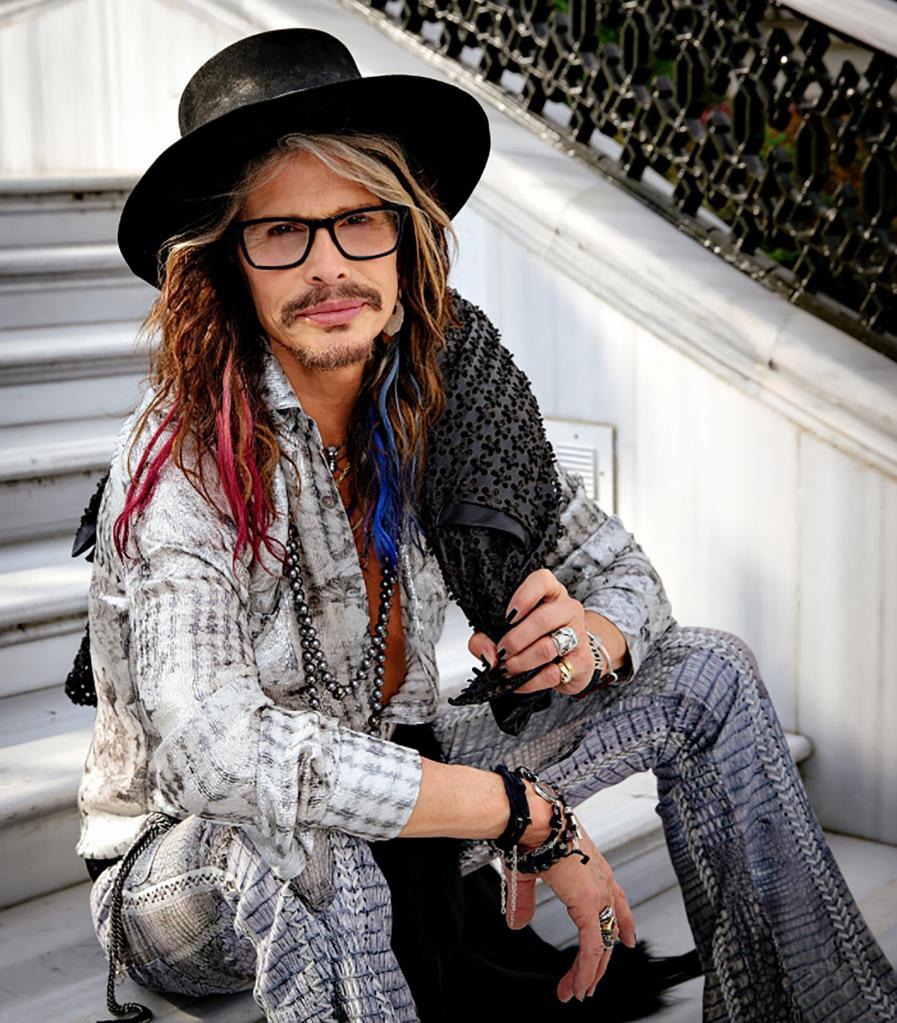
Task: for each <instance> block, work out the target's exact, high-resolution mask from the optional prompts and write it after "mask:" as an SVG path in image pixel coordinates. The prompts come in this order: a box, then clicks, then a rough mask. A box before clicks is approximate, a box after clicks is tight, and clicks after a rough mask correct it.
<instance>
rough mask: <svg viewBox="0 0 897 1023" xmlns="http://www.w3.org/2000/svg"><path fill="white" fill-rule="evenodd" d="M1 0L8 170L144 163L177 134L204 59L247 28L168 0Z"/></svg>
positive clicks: (1, 131)
mask: <svg viewBox="0 0 897 1023" xmlns="http://www.w3.org/2000/svg"><path fill="white" fill-rule="evenodd" d="M15 9H16V10H22V13H20V14H18V15H17V16H15V17H13V16H11V15H9V14H8V13H7V14H4V6H3V5H2V4H0V174H4V175H7V176H9V175H25V174H45V173H62V172H66V171H89V170H102V171H129V170H142V169H144V168H145V167H146V166H147V165H148V164H149V163H150V162H151V161H152V159H154V158H155V157H156V156H157V155H158V154H159V153H160V152H161V150H162V149H163V148H164V147H166V146H168V145H170V144H171V143H172V142H174V141H175V140H176V139H177V138H178V135H179V132H178V124H177V102H178V98H179V97H180V94H181V91H182V90H183V88H184V86H185V85H186V84H187V81H188V80H189V78H190V76H191V75H192V74H193V72H194V71H195V70H196V69H197V68H198V67H199V65H200V64H201V63H202V62H203V61H204V60H207V59H208V58H209V57H211V56H212V54H213V53H215V52H217V51H218V50H220V49H221V48H222V47H224V46H226V45H227V44H228V43H231V42H233V41H234V40H235V39H237V38H239V36H240V35H241V34H245V33H244V32H243V31H241V30H240V28H245V25H244V24H243V23H241V22H239V21H238V20H237V19H234V18H232V17H229V16H227V15H223V14H219V13H218V12H217V11H216V9H214V8H212V7H208V9H200V8H198V7H196V6H195V5H190V4H182V3H181V4H179V3H172V2H163V0H62V2H60V0H55V2H53V0H51V2H48V0H43V2H41V0H37V2H34V3H32V4H30V5H27V4H26V5H25V6H24V8H22V7H21V5H17V7H16V8H15Z"/></svg>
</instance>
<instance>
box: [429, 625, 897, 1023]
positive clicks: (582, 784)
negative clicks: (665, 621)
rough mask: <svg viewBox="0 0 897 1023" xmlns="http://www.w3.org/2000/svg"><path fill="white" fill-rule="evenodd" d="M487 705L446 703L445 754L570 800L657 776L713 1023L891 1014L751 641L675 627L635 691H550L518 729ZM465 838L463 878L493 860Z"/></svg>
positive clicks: (842, 1020)
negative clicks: (642, 775)
mask: <svg viewBox="0 0 897 1023" xmlns="http://www.w3.org/2000/svg"><path fill="white" fill-rule="evenodd" d="M485 710H486V713H483V710H482V708H474V709H471V708H466V707H465V708H457V711H461V712H462V713H460V714H456V713H453V712H452V710H442V709H441V716H440V720H439V726H438V733H437V734H438V735H439V737H440V742H441V743H442V745H443V749H444V750H445V751H446V754H447V759H449V760H451V761H453V762H463V763H468V764H471V765H474V766H481V767H487V768H489V767H493V766H494V765H495V763H497V762H502V761H503V762H505V763H508V764H512V765H513V764H517V763H524V764H529V765H530V766H532V765H533V764H535V765H537V766H536V768H535V769H536V770H538V771H540V773H541V774H542V776H543V777H545V778H546V780H549V781H551V782H554V783H555V784H557V785H558V786H559V787H560V789H561V791H563V792H564V793H565V795H566V796H567V798H568V799H569V801H570V802H571V803H573V804H579V803H581V802H582V801H583V800H585V799H586V798H588V797H589V796H590V795H592V794H593V793H594V792H596V791H598V790H599V789H602V788H606V787H607V786H609V785H613V784H614V783H616V782H618V781H621V780H622V779H623V778H625V777H627V776H628V775H630V774H633V773H635V772H637V771H644V770H652V771H653V772H654V774H655V776H656V777H657V783H658V797H659V802H658V805H657V812H658V813H659V815H660V817H661V819H662V821H663V826H664V831H665V835H666V840H667V845H668V848H669V851H670V855H671V858H672V861H673V865H674V867H675V869H676V872H677V876H678V878H679V882H680V884H681V888H682V893H683V897H684V900H685V906H686V910H687V913H688V919H689V923H690V925H691V928H692V932H693V934H694V938H695V944H696V946H697V948H698V951H699V954H700V957H701V960H702V962H703V964H704V966H705V969H706V971H707V975H706V978H705V990H704V1021H705V1023H822V1021H826V1023H873V1021H882V1020H892V1019H897V975H895V973H894V970H893V969H892V968H891V966H890V965H889V964H888V962H887V960H886V959H885V957H884V954H883V952H882V951H881V948H880V947H879V945H878V943H877V942H876V941H875V939H874V937H873V936H872V934H871V932H870V931H869V929H868V927H867V926H866V923H865V921H864V920H863V918H862V915H861V914H860V912H859V909H858V908H857V906H856V903H855V901H854V899H853V897H852V895H851V893H850V891H849V890H848V888H847V885H846V884H845V881H844V878H843V876H842V874H841V872H840V870H839V868H838V866H837V864H836V863H835V861H834V858H833V857H832V854H831V851H830V850H829V848H828V845H827V843H826V841H825V837H824V835H823V833H822V829H821V827H820V825H819V822H818V821H817V819H816V817H815V815H814V813H813V810H812V808H811V806H810V803H809V801H808V799H807V795H806V791H805V789H804V786H803V783H802V781H801V779H800V776H799V774H798V773H797V769H796V767H795V765H794V763H793V761H792V759H791V756H790V754H789V752H788V746H787V742H786V740H785V736H784V733H783V731H782V728H781V725H780V723H779V721H778V718H777V716H776V713H775V711H774V709H773V707H772V704H771V702H770V700H769V697H768V694H767V692H766V688H765V686H764V684H763V681H762V678H761V676H760V672H759V668H758V666H757V662H756V659H755V658H754V655H753V653H752V651H751V650H750V647H748V646H747V644H746V643H744V641H743V640H741V639H740V638H739V637H737V636H735V635H733V634H732V633H728V632H722V631H719V630H715V629H701V628H694V627H682V626H680V625H678V623H676V624H675V625H674V626H673V627H671V628H670V629H669V630H667V632H666V633H664V634H663V635H662V636H661V637H660V638H659V639H658V641H657V642H656V643H655V644H654V646H653V647H652V648H651V651H650V652H649V654H648V656H647V657H646V658H645V660H644V662H643V663H642V665H641V666H640V668H639V670H638V672H637V673H636V675H635V677H634V678H633V679H632V681H631V682H630V683H629V684H628V685H626V686H624V687H620V688H612V689H608V690H603V691H598V692H596V693H594V694H592V695H591V696H590V697H588V698H586V699H584V700H571V699H569V698H564V697H563V696H560V694H556V695H555V697H554V698H553V701H552V706H551V707H550V708H549V709H548V710H546V711H545V712H543V713H539V714H536V715H534V717H533V719H532V721H531V722H530V725H529V726H528V729H527V731H526V732H525V733H524V735H523V736H522V737H520V738H516V739H515V738H514V737H512V736H507V735H505V734H504V733H501V732H500V731H499V730H498V729H497V727H496V726H495V724H494V721H492V720H491V713H490V712H489V711H488V708H485ZM552 749H555V750H558V751H559V752H560V754H561V755H560V756H559V757H558V756H556V755H553V754H552V753H551V750H552ZM466 846H467V852H466V854H465V857H466V858H462V862H464V863H465V867H464V869H465V871H466V870H468V869H473V868H474V867H475V866H477V865H479V864H480V863H481V862H482V861H483V859H484V856H483V850H484V847H483V845H482V843H476V842H469V843H466Z"/></svg>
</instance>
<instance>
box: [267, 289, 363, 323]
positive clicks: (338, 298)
mask: <svg viewBox="0 0 897 1023" xmlns="http://www.w3.org/2000/svg"><path fill="white" fill-rule="evenodd" d="M352 300H356V301H359V302H367V304H368V305H369V306H370V307H371V308H372V309H373V310H374V311H375V312H379V310H380V308H381V307H382V305H383V303H382V302H381V300H380V296H379V294H378V293H377V292H376V291H374V290H373V289H371V288H363V287H360V286H359V285H357V284H352V285H347V286H346V287H344V288H339V289H332V288H331V289H328V290H326V291H324V290H319V291H310V292H309V293H308V294H307V295H302V296H301V297H300V298H294V299H292V300H291V301H289V302H287V304H286V305H285V306H284V307H283V309H282V310H281V313H280V322H281V324H282V325H283V326H284V327H289V326H290V324H291V323H292V322H293V321H294V320H295V319H296V318H297V317H299V316H301V315H302V314H303V313H304V312H305V310H306V309H311V307H312V306H316V305H320V304H321V303H322V302H350V301H352Z"/></svg>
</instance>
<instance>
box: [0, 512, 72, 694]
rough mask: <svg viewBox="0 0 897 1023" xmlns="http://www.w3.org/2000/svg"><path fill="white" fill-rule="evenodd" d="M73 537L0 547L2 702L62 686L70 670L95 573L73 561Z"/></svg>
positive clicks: (67, 536) (0, 678) (69, 535)
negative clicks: (47, 688)
mask: <svg viewBox="0 0 897 1023" xmlns="http://www.w3.org/2000/svg"><path fill="white" fill-rule="evenodd" d="M84 503H86V501H85V502H84ZM73 535H74V529H72V532H71V533H70V534H66V535H63V536H61V537H51V538H49V539H46V540H39V541H32V542H28V543H19V544H9V545H7V546H5V547H0V697H6V696H16V695H19V694H22V693H29V692H33V691H34V690H38V689H45V688H46V687H47V686H52V685H58V684H59V683H60V682H61V681H64V680H65V677H66V675H67V674H68V672H69V670H70V669H71V666H72V661H73V660H74V657H75V654H76V653H77V651H78V647H79V645H80V643H81V636H82V634H83V632H84V626H85V624H86V622H87V590H88V587H89V585H90V573H91V564H90V562H88V561H86V560H85V558H84V557H83V555H82V556H81V557H80V558H72V557H71V550H72V537H73Z"/></svg>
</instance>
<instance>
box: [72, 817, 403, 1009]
mask: <svg viewBox="0 0 897 1023" xmlns="http://www.w3.org/2000/svg"><path fill="white" fill-rule="evenodd" d="M330 837H331V839H332V840H333V862H334V887H335V892H336V894H335V895H334V898H333V900H332V902H331V903H330V904H329V905H328V906H327V907H326V908H325V909H323V910H321V911H320V912H312V911H310V909H309V908H307V906H306V904H305V902H304V900H303V899H302V897H301V896H300V894H298V892H297V890H296V888H294V885H293V883H291V882H285V881H280V880H278V879H277V878H276V877H275V876H274V874H273V873H272V871H271V869H270V867H269V866H268V864H267V863H266V862H265V861H264V860H263V859H262V858H261V856H260V855H259V853H258V851H257V849H256V847H255V846H254V845H253V843H252V842H251V841H250V840H249V839H248V838H247V837H246V835H245V833H244V832H243V831H242V830H241V829H240V828H235V827H230V826H227V825H224V824H221V823H218V822H215V821H208V820H205V819H202V818H199V817H194V816H191V817H188V818H186V819H185V820H183V821H181V822H180V823H179V824H177V825H176V826H175V827H173V828H171V829H170V830H169V831H166V832H164V833H163V834H162V835H159V836H157V837H156V838H155V839H154V840H153V841H151V842H150V843H149V844H148V845H147V846H146V848H145V849H144V850H143V851H142V852H141V853H140V855H139V856H138V857H137V859H136V860H135V861H134V864H133V866H132V868H131V871H130V873H129V874H128V876H127V878H126V881H125V886H124V889H123V901H122V923H123V927H124V931H125V936H126V938H127V943H128V949H129V956H128V962H127V965H126V971H127V973H128V974H129V976H130V977H131V979H132V980H134V981H136V982H137V983H138V984H140V985H142V986H144V987H147V988H150V989H151V990H154V991H159V992H163V993H165V992H167V993H179V994H186V995H193V996H202V995H212V994H225V993H233V992H237V991H249V990H251V991H252V993H253V998H254V999H255V1002H256V1004H257V1005H258V1006H259V1007H260V1009H261V1010H262V1011H263V1012H264V1014H265V1018H266V1019H267V1020H270V1021H275V1023H307V1021H316V1023H356V1021H358V1023H360V1021H365V1023H367V1021H372V1023H373V1021H377V1023H417V1018H418V1017H417V1012H416V1008H415V1005H414V1001H413V997H412V995H411V991H410V989H409V988H408V984H407V982H406V980H405V978H404V976H403V975H402V973H401V971H400V969H399V965H398V962H397V961H396V959H395V956H394V954H393V952H392V949H391V947H390V936H391V933H392V909H391V904H390V901H389V888H388V886H387V885H386V883H385V880H384V879H383V875H382V874H381V873H380V870H379V868H378V867H377V864H376V862H375V861H374V858H373V856H372V855H371V852H370V847H369V845H368V844H367V843H366V842H365V841H363V840H362V839H358V838H356V837H354V836H352V835H348V834H345V833H342V832H331V833H330ZM118 866H119V865H118V864H115V865H113V866H112V867H109V868H108V869H107V870H105V871H103V873H102V874H101V875H100V876H99V877H98V878H97V880H96V881H95V882H94V885H93V888H92V890H91V895H90V907H91V914H92V917H93V921H94V927H95V930H96V933H97V937H98V939H99V941H100V944H101V945H102V947H103V948H104V950H105V951H106V955H107V957H108V954H109V909H110V903H111V898H110V896H111V889H112V885H113V882H114V880H115V876H116V874H117V871H118Z"/></svg>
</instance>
